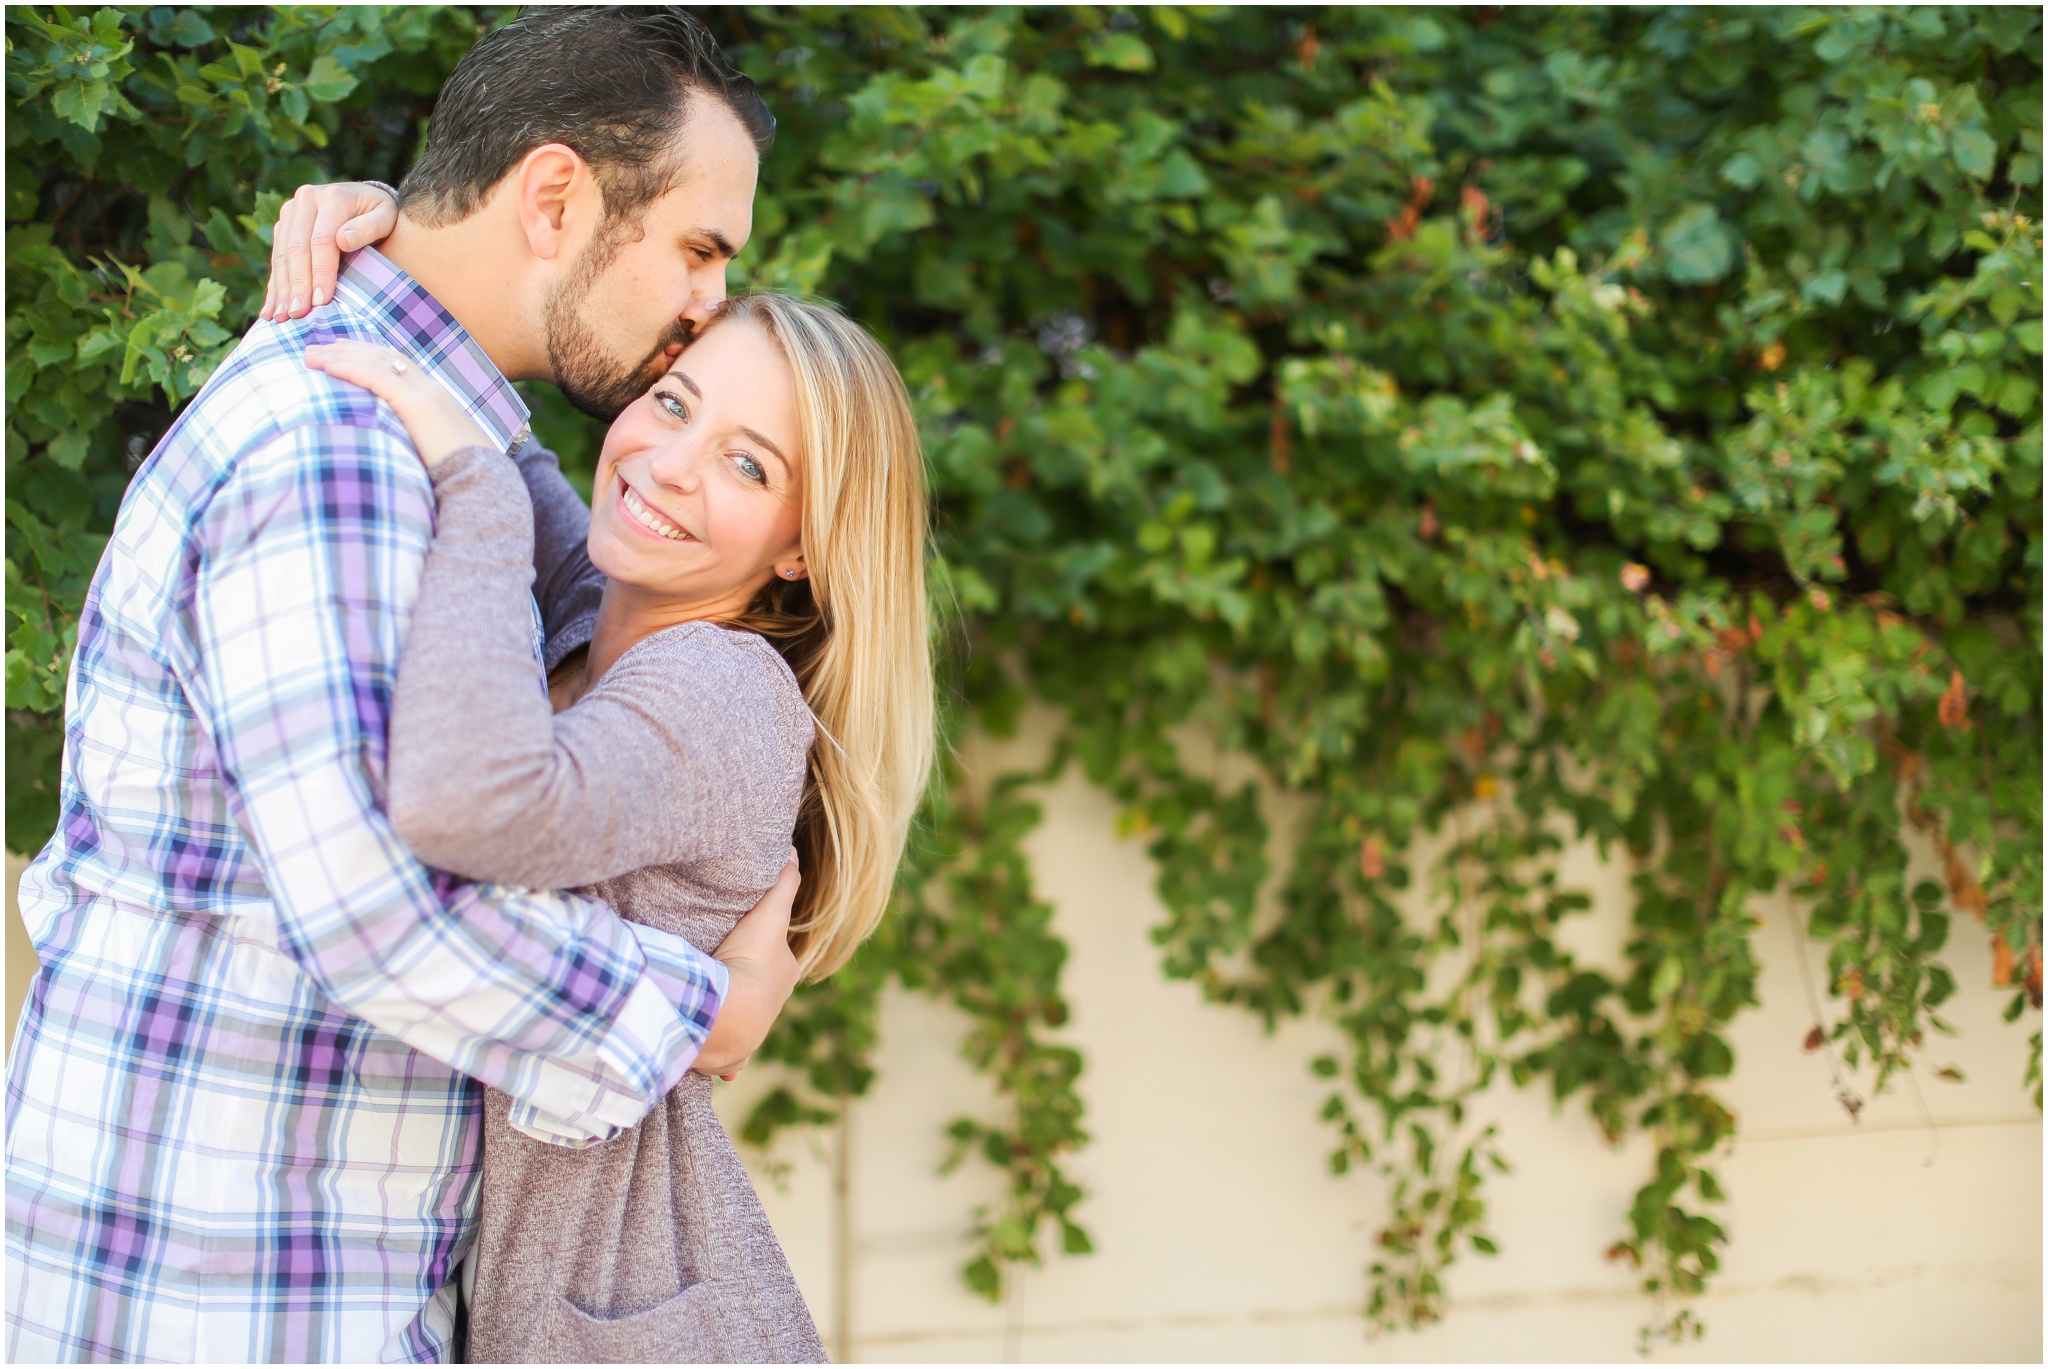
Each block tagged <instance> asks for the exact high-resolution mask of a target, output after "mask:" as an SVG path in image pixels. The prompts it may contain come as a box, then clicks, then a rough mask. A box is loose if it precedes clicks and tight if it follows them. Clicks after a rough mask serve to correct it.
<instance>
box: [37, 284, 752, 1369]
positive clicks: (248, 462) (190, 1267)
mask: <svg viewBox="0 0 2048 1369" xmlns="http://www.w3.org/2000/svg"><path fill="white" fill-rule="evenodd" d="M341 337H351V338H362V339H367V340H371V341H378V342H383V343H385V344H386V345H389V346H393V347H396V348H398V349H399V350H401V351H403V352H405V353H406V354H408V355H409V356H411V357H413V358H414V359H415V360H416V361H417V363H418V364H419V365H420V366H421V367H422V368H424V369H426V370H427V371H428V372H430V373H431V374H433V375H435V376H437V377H438V378H439V379H440V380H441V381H442V382H443V383H444V384H446V386H447V387H448V388H449V390H450V391H452V392H453V393H455V394H456V395H457V396H459V397H460V398H461V399H462V400H463V401H464V403H465V404H466V405H467V406H468V408H469V410H470V412H471V414H472V415H473V416H474V417H475V418H476V419H477V421H478V422H479V423H480V424H481V425H482V426H483V427H484V428H485V429H487V430H488V431H489V432H490V433H491V434H492V435H493V436H494V437H496V438H497V439H499V440H500V441H503V442H504V443H506V444H507V445H508V446H509V445H510V444H511V443H512V442H513V441H514V440H515V439H516V438H517V437H518V436H519V435H520V433H521V432H522V431H523V428H524V425H525V422H526V416H527V415H526V409H525V406H524V405H522V404H521V403H520V401H519V399H518V397H517V396H516V395H515V394H514V393H513V391H512V388H511V386H510V385H509V383H508V382H507V381H506V380H505V378H504V377H503V376H502V375H501V374H499V372H498V370H497V368H496V367H495V366H493V365H492V364H491V362H490V361H489V359H488V358H486V357H485V355H484V353H483V352H482V350H481V349H480V348H478V347H477V345H476V343H475V342H474V341H473V340H471V339H470V337H469V336H468V334H467V333H465V332H464V331H463V329H462V328H461V326H460V325H458V324H457V323H456V322H455V321H454V319H452V318H450V317H449V316H448V314H447V313H446V312H445V311H443V310H442V309H441V308H440V306H439V305H437V304H436V303H435V302H434V301H433V299H432V298H431V297H429V296H428V295H427V294H426V293H425V292H424V291H423V290H421V289H420V287H419V286H418V285H417V284H415V283H414V282H413V281H412V280H411V279H410V278H408V277H407V276H406V275H405V274H404V273H403V272H401V271H399V270H398V269H397V267H395V266H393V265H392V264H391V263H390V262H389V261H388V260H386V259H385V258H384V257H382V256H381V255H379V254H378V253H376V252H375V251H374V250H365V251H363V252H360V253H357V254H356V255H355V256H354V257H353V259H351V261H350V262H349V264H348V267H347V270H346V272H345V273H344V274H343V276H342V278H341V283H340V289H339V292H338V294H337V297H336V299H335V301H334V303H332V304H331V305H328V306H327V307H325V308H323V309H320V310H318V311H316V312H315V313H314V315H313V316H312V317H310V318H307V319H305V320H301V321H299V322H297V323H290V324H282V325H271V324H259V325H257V327H256V328H254V329H253V330H252V331H251V332H250V334H249V335H248V337H246V338H245V339H244V340H243V342H242V344H241V346H240V347H238V348H237V349H236V350H235V352H234V353H233V355H231V356H230V357H229V358H228V360H227V361H226V362H224V363H223V364H222V366H221V367H220V369H219V371H218V372H216V374H215V375H214V377H213V378H212V380H211V381H210V382H208V384H207V386H206V388H205V390H204V391H202V392H201V394H200V395H199V396H198V397H197V398H196V399H195V400H194V401H193V402H192V403H191V404H190V405H189V406H188V407H187V408H186V410H185V412H184V413H183V414H182V415H181V416H180V417H179V419H178V421H177V423H176V425H175V426H173V427H172V429H171V431H170V432H169V433H168V434H167V435H166V436H165V438H164V440H163V441H162V442H161V443H159V444H158V446H157V449H156V450H155V452H153V453H152V454H151V456H150V458H149V460H148V461H147V462H146V463H145V464H144V465H143V467H142V469H141V470H140V471H139V472H137V474H136V476H135V479H134V482H133V483H132V484H131V485H130V486H129V488H128V493H127V496H126V497H125V499H124V500H123V502H122V505H121V512H120V516H119V518H118V519H117V520H116V523H115V527H114V534H113V539H112V541H111V542H110V543H109V544H108V547H107V551H106V555H105V557H104V558H103V559H102V560H101V562H100V565H99V570H98V571H97V573H96V574H95V575H94V576H93V581H92V586H91V589H90V591H89V592H88V594H87V596H86V601H85V609H84V612H83V615H82V616H81V618H80V621H79V634H78V652H77V656H76V659H75V660H74V662H73V664H72V669H71V678H70V686H69V692H68V697H67V698H66V700H65V741H64V777H63V793H62V816H61V818H60V820H59V824H58V829H57V834H56V835H55V836H54V837H53V838H51V840H50V843H49V845H48V846H46V847H45V848H44V849H43V851H42V854H41V855H40V856H38V857H37V859H36V861H35V863H34V864H33V865H32V866H30V867H29V870H28V872H27V873H26V874H25V875H24V877H23V879H22V882H21V910H22V915H23V917H24V919H25V920H26V921H27V923H28V927H29V932H30V934H31V936H32V937H33V938H34V940H35V944H36V950H37V952H38V953H39V955H40V956H41V959H42V969H41V972H40V973H39V974H38V975H37V977H36V980H35V985H34V989H33V991H32V993H31V995H30V998H29V1001H28V1004H27V1006H26V1007H25V1008H24V1010H23V1013H22V1019H21V1023H20V1031H19V1033H18V1038H17V1041H16V1044H15V1048H14V1055H13V1059H12V1061H11V1065H10V1070H9V1076H8V1091H7V1285H8V1287H7V1294H6V1296H7V1328H8V1329H7V1349H8V1358H9V1359H10V1360H24V1359H29V1360H47V1359H65V1360H83V1359H93V1360H101V1359H123V1360H142V1359H150V1360H181V1361H192V1360H215V1361H252V1360H253V1361H265V1360H273V1361H274V1360H357V1361H361V1360H381V1361H436V1360H440V1359H444V1358H445V1357H446V1354H447V1351H448V1348H449V1342H450V1339H451V1332H452V1328H453V1320H454V1318H453V1311H454V1292H453V1287H452V1284H451V1271H452V1269H453V1267H454V1265H455V1264H456V1262H457V1261H458V1260H459V1259H460V1258H461V1256H462V1255H463V1253H464V1252H465V1250H466V1248H467V1245H468V1242H469V1239H470V1236H471V1225H472V1218H473V1215H474V1203H473V1197H474V1192H475V1179H476V1167H477V1163H478V1137H479V1125H478V1105H479V1101H480V1100H479V1094H480V1088H479V1082H478V1081H481V1083H484V1084H489V1085H491V1086H493V1087H495V1088H499V1089H502V1090H504V1091H505V1092H506V1093H508V1094H510V1095H511V1096H512V1098H513V1099H514V1102H515V1108H516V1111H515V1114H514V1115H515V1119H516V1120H517V1121H518V1122H519V1123H520V1125H521V1126H522V1129H524V1130H527V1131H528V1132H530V1133H532V1134H535V1135H539V1136H542V1137H544V1138H546V1139H550V1140H554V1141H557V1142H560V1143H563V1144H588V1143H590V1142H592V1141H595V1140H601V1139H604V1138H606V1137H609V1136H612V1135H615V1134H617V1133H618V1132H619V1131H620V1130H621V1129H623V1128H626V1127H630V1126H631V1125H633V1124H634V1123H635V1122H636V1121H638V1120H639V1119H640V1117H641V1116H642V1115H644V1114H645V1113H646V1111H647V1110H648V1108H649V1107H651V1106H652V1105H653V1104H654V1103H655V1102H656V1101H657V1100H658V1099H659V1098H660V1097H661V1096H662V1094H663V1093H665V1092H666V1091H667V1090H668V1088H669V1087H670V1086H671V1085H672V1084H674V1083H675V1082H676V1081H677V1080H679V1079H680V1078H681V1077H682V1075H683V1072H684V1071H685V1070H686V1069H688V1067H689V1065H690V1062H691V1061H692V1059H694V1058H695V1056H696V1052H697V1049H698V1047H699V1046H701V1044H702V1043H703V1039H704V1034H705V1032H706V1031H707V1030H708V1029H709V1026H710V1023H711V1020H712V1018H713V1017H714V1016H715V1014H716V1013H717V1010H718V1004H719V1001H720V999H721V997H722V996H723V994H724V992H725V984H726V981H725V972H724V967H723V966H721V965H719V964H718V963H717V962H716V961H713V960H710V959H709V958H707V957H705V956H704V955H702V954H701V953H700V952H698V951H697V950H695V949H694V948H693V947H691V946H690V945H689V943H688V942H685V941H683V940H682V939H681V938H678V937H672V936H668V935H666V934H663V933H660V932H656V931H654V930H652V929H650V928H645V927H637V926H632V925H630V924H627V923H625V922H622V921H621V920H620V919H619V918H618V917H617V916H616V915H615V914H613V913H612V912H611V910H610V909H609V908H607V907H606V906H604V905H603V904H602V903H598V902H595V901H593V900H590V899H586V898H580V897H577V896H574V895H570V894H562V893H548V892H535V891H531V890H522V889H508V888H503V887H499V886H493V885H474V884H468V883H463V882H460V881H457V880H454V879H452V878H450V877H447V876H440V875H435V874H433V873H431V872H429V871H428V870H427V869H425V868H424V867H422V866H421V865H420V863H419V862H418V861H417V860H415V859H414V858H413V857H412V856H411V855H410V854H409V853H408V852H407V851H406V850H405V848H404V847H403V846H402V845H400V843H399V842H398V840H397V838H396V837H395V836H394V835H393V833H392V830H391V826H390V824H389V822H388V821H387V819H386V818H385V816H384V814H383V812H382V811H381V808H380V803H381V800H382V797H383V792H384V773H385V752H384V748H385V734H386V726H387V720H388V717H389V711H390V706H391V694H392V685H393V681H394V679H395V676H396V672H397V668H398V658H399V647H400V644H401V642H402V641H403V639H404V636H405V627H406V623H407V620H408V618H409V615H410V612H411V606H412V603H413V600H414V598H415V596H416V594H417V592H418V588H419V581H420V574H421V569H422V566H423V562H424V558H425V555H426V551H427V544H428V540H429V538H430V537H431V536H432V532H433V495H432V489H431V486H430V485H429V483H428V481H427V477H426V474H425V472H424V470H423V469H422V468H421V465H420V462H419V459H418V457H417V456H415V455H414V453H413V449H412V446H411V443H410V442H409V441H408V440H407V438H406V437H405V434H404V430H403V429H402V428H401V427H400V426H399V424H398V423H397V422H396V420H395V418H394V417H393V415H392V413H391V411H390V409H389V408H386V407H384V406H382V405H381V404H380V403H379V402H378V401H377V400H376V399H374V398H373V397H372V396H371V395H369V394H368V393H367V392H366V391H363V390H359V389H356V388H354V387H353V386H349V385H345V384H343V383H341V382H338V381H334V380H330V379H329V378H328V377H326V376H324V375H322V374H320V373H318V372H315V371H310V370H308V369H307V368H306V366H305V364H304V362H303V361H302V360H301V359H300V351H301V349H302V348H303V347H305V346H306V345H308V344H309V343H314V342H321V341H327V340H331V339H334V338H341ZM536 671H538V667H536ZM478 725H479V726H488V725H489V721H488V720H487V719H478ZM679 1005H680V1006H679Z"/></svg>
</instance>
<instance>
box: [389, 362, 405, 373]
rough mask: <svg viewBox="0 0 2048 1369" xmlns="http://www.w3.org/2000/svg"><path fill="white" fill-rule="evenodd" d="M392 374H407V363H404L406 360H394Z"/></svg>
mask: <svg viewBox="0 0 2048 1369" xmlns="http://www.w3.org/2000/svg"><path fill="white" fill-rule="evenodd" d="M391 374H393V375H395V376H402V375H404V374H405V363H404V362H402V361H394V362H392V363H391Z"/></svg>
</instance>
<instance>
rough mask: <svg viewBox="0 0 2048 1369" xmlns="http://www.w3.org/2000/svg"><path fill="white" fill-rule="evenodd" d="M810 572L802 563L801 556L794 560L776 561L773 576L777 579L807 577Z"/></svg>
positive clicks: (801, 578)
mask: <svg viewBox="0 0 2048 1369" xmlns="http://www.w3.org/2000/svg"><path fill="white" fill-rule="evenodd" d="M810 573H811V572H810V569H809V568H808V567H807V566H805V565H804V558H803V557H801V556H799V557H797V558H795V559H794V560H790V561H777V562H776V563H775V578H776V579H778V580H803V579H808V578H809V576H810Z"/></svg>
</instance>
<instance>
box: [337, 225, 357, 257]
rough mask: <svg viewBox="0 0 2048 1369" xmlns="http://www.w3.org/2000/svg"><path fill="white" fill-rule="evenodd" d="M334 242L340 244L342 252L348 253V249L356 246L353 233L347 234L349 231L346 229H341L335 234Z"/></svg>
mask: <svg viewBox="0 0 2048 1369" xmlns="http://www.w3.org/2000/svg"><path fill="white" fill-rule="evenodd" d="M334 240H335V241H336V242H338V243H340V244H341V250H342V251H344V252H346V251H348V249H349V248H351V247H354V246H355V245H356V235H355V234H354V233H351V232H349V230H348V229H346V228H344V229H342V230H341V231H340V232H339V233H336V234H335V235H334Z"/></svg>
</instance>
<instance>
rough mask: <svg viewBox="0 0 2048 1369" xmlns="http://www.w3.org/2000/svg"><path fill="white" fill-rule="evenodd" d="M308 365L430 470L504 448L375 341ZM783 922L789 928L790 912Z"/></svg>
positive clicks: (322, 351) (325, 354) (442, 391)
mask: <svg viewBox="0 0 2048 1369" xmlns="http://www.w3.org/2000/svg"><path fill="white" fill-rule="evenodd" d="M306 365H308V366H310V367H312V368H313V369H314V370H316V371H325V372H326V373H327V374H328V375H331V376H333V377H334V378H335V379H336V380H346V381H347V382H348V383H349V384H351V385H360V386H362V387H363V388H364V389H365V390H368V391H369V392H370V393H371V394H373V395H375V396H377V398H379V399H381V400H383V401H384V402H385V403H386V404H389V405H390V406H391V407H392V409H393V410H394V411H395V412H396V413H397V414H398V421H399V422H400V423H403V424H404V425H405V431H406V432H407V434H408V435H410V436H411V438H412V445H413V446H415V447H417V448H419V453H420V460H422V461H424V462H425V463H426V464H427V469H428V470H432V469H433V468H434V467H436V466H438V465H440V464H441V463H442V462H443V461H446V460H447V459H448V458H449V457H451V456H453V455H455V453H457V452H459V451H461V450H462V449H463V448H464V447H491V448H494V449H495V448H497V447H498V446H499V445H500V444H499V443H498V442H496V441H494V440H492V438H491V436H490V435H489V434H488V433H486V432H485V431H484V430H483V429H482V428H480V427H478V426H477V423H476V420H475V419H473V418H471V417H470V416H469V415H468V414H467V413H466V412H464V411H463V408H462V405H460V404H459V403H457V402H456V400H455V396H454V395H451V394H449V393H448V391H447V389H446V388H445V387H444V386H442V384H441V382H440V381H438V380H435V379H434V378H433V377H432V376H430V375H428V374H427V373H426V372H425V371H422V370H421V369H420V368H419V363H417V362H414V361H411V360H408V359H407V358H405V357H403V356H400V355H399V354H398V353H397V352H394V351H392V350H391V349H390V348H389V347H379V346H377V345H376V344H375V343H371V342H328V343H321V344H318V345H315V346H312V347H308V348H307V349H306ZM783 921H784V922H785V923H787V921H788V915H787V913H785V914H784V917H783Z"/></svg>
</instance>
